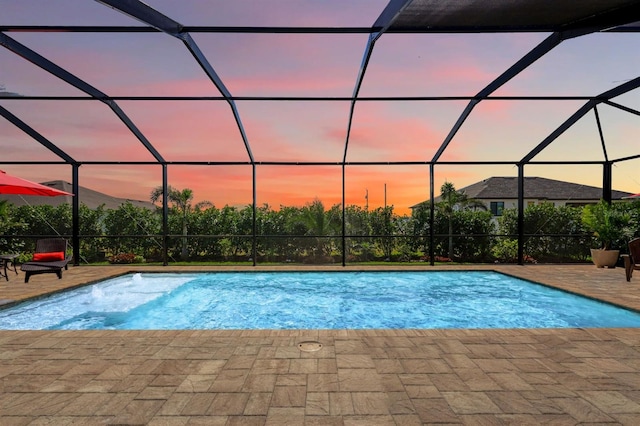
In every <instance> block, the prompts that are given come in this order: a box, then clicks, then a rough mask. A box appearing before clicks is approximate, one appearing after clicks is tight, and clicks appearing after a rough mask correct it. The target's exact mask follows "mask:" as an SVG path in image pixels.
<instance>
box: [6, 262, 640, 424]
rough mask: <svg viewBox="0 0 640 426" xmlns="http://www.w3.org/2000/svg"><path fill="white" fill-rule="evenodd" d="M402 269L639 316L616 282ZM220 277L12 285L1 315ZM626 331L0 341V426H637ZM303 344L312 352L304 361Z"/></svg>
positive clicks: (635, 300)
mask: <svg viewBox="0 0 640 426" xmlns="http://www.w3.org/2000/svg"><path fill="white" fill-rule="evenodd" d="M411 268H412V269H427V270H433V269H466V270H469V269H491V270H496V271H500V272H504V273H508V274H510V275H514V276H518V277H522V278H526V279H530V280H532V281H536V282H539V283H543V284H547V285H552V286H556V287H559V288H563V289H566V290H569V291H573V292H577V293H581V294H584V295H587V296H590V297H594V298H598V299H602V300H607V301H610V302H612V303H616V304H619V305H623V306H627V307H630V308H632V309H636V310H640V277H635V278H634V279H632V281H631V282H630V283H627V282H626V280H625V277H624V270H622V269H621V268H616V269H597V268H595V267H594V266H592V265H562V266H561V265H530V266H515V265H487V266H464V267H457V266H446V267H428V266H426V267H420V266H415V267H413V266H412V267H411ZM219 269H223V268H210V267H164V268H163V267H158V268H152V267H135V266H134V267H131V266H128V267H126V266H124V267H116V266H109V267H93V266H82V267H70V269H69V270H68V271H65V272H64V275H63V279H62V280H58V279H57V278H56V277H55V275H53V274H47V275H39V276H34V277H32V279H31V280H30V282H29V283H28V284H25V283H24V282H23V276H22V275H19V276H16V275H10V277H9V278H10V281H9V282H4V281H3V282H1V283H0V300H4V301H5V302H7V301H8V302H11V301H15V300H22V299H24V298H29V297H35V296H38V295H41V294H45V293H49V292H53V291H58V290H60V289H62V288H66V287H73V286H77V285H83V284H85V283H88V282H93V281H96V280H100V279H103V278H106V277H109V276H114V275H119V274H122V273H125V272H127V271H137V270H143V271H147V270H162V271H167V272H168V271H185V270H187V271H194V270H219ZM224 269H234V270H242V269H250V270H256V268H224ZM260 269H270V268H260ZM271 269H273V268H271ZM277 269H284V268H282V267H278V268H277ZM287 269H294V268H287ZM335 269H340V270H350V269H362V268H356V267H346V268H342V267H339V268H335ZM367 269H371V268H367ZM403 269H405V268H403ZM49 275H51V276H49ZM639 331H640V330H638V329H531V330H226V331H225V330H199V331H194V330H186V331H6V330H5V331H0V424H1V425H45V424H47V425H49V424H51V425H67V424H73V425H82V424H87V425H94V424H96V425H98V424H107V425H109V424H110V425H143V424H145V425H146V424H149V425H196V424H201V425H367V426H370V425H421V424H469V425H494V424H496V425H497V424H517V425H524V424H532V425H538V424H563V425H564V424H567V425H571V424H624V425H638V424H640V350H639V348H640V347H639V344H640V332H639ZM304 341H318V342H320V343H322V348H321V349H320V350H318V351H315V352H305V351H301V350H300V349H299V347H298V344H299V343H301V342H304Z"/></svg>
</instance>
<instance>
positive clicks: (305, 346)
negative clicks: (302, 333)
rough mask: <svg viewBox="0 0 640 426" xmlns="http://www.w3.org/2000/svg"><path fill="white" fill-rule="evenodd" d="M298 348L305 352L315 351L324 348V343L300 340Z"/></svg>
mask: <svg viewBox="0 0 640 426" xmlns="http://www.w3.org/2000/svg"><path fill="white" fill-rule="evenodd" d="M298 349H300V350H301V351H303V352H315V351H319V350H320V349H322V343H320V342H314V341H308V342H300V343H298Z"/></svg>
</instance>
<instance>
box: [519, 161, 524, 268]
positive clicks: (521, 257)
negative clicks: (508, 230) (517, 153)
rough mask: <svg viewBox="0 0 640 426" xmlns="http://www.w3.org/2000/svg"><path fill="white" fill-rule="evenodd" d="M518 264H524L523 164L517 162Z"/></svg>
mask: <svg viewBox="0 0 640 426" xmlns="http://www.w3.org/2000/svg"><path fill="white" fill-rule="evenodd" d="M518 265H524V164H522V163H519V164H518Z"/></svg>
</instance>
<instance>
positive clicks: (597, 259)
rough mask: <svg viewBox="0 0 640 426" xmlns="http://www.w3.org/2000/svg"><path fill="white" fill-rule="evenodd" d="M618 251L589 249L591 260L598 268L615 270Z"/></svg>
mask: <svg viewBox="0 0 640 426" xmlns="http://www.w3.org/2000/svg"><path fill="white" fill-rule="evenodd" d="M618 256H620V250H601V249H591V260H593V263H594V264H595V265H596V266H597V267H598V268H604V267H607V268H615V267H616V263H618Z"/></svg>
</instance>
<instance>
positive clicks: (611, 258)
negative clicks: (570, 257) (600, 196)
mask: <svg viewBox="0 0 640 426" xmlns="http://www.w3.org/2000/svg"><path fill="white" fill-rule="evenodd" d="M629 222H630V217H629V215H627V214H625V213H623V212H622V211H621V210H619V209H616V208H615V206H613V205H612V204H610V203H608V202H606V201H604V200H600V201H599V202H598V203H597V204H589V205H587V206H585V207H584V209H583V210H582V223H583V224H584V225H585V226H586V227H587V228H588V229H589V231H591V232H593V235H594V237H596V239H597V240H598V241H599V242H600V247H599V248H592V249H591V259H592V260H593V263H594V264H595V265H596V266H597V267H598V268H604V267H605V266H606V267H608V268H614V267H615V265H616V263H617V262H618V256H619V255H620V250H617V249H615V248H614V244H615V243H616V242H618V241H620V240H622V239H623V238H625V237H629V236H630V235H629V231H630V228H629Z"/></svg>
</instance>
